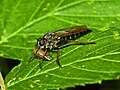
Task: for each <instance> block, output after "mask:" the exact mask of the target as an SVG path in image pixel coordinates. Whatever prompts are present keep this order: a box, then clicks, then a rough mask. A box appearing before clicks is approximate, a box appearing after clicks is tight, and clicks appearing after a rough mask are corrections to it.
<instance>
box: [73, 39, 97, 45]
mask: <svg viewBox="0 0 120 90" xmlns="http://www.w3.org/2000/svg"><path fill="white" fill-rule="evenodd" d="M71 42H75V43H77V44H80V45H87V44H95V42H79V41H77V40H71Z"/></svg>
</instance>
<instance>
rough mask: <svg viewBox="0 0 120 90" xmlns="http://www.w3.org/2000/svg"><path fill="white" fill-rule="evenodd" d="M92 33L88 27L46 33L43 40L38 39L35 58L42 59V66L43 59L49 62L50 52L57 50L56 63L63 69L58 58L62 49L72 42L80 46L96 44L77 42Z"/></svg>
mask: <svg viewBox="0 0 120 90" xmlns="http://www.w3.org/2000/svg"><path fill="white" fill-rule="evenodd" d="M90 32H92V30H90V29H88V28H87V26H76V27H72V28H67V29H61V30H58V31H55V32H49V33H46V34H45V35H44V36H43V37H42V38H38V39H37V43H36V47H37V48H35V49H34V55H33V57H34V56H38V57H39V58H40V59H41V60H40V65H41V63H42V61H43V59H45V60H48V61H49V60H51V59H52V57H51V56H50V54H48V51H53V50H57V59H56V62H57V64H58V65H59V67H61V65H60V63H59V61H58V58H59V56H60V49H61V48H62V46H63V45H65V44H67V43H70V42H75V43H76V44H78V45H87V44H95V42H79V41H77V40H76V39H78V38H79V37H82V36H84V35H86V34H88V33H90ZM63 47H64V46H63ZM32 60H33V59H32ZM30 61H31V59H30Z"/></svg>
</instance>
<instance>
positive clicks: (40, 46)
mask: <svg viewBox="0 0 120 90" xmlns="http://www.w3.org/2000/svg"><path fill="white" fill-rule="evenodd" d="M45 42H46V40H45V39H43V38H38V39H37V43H36V45H35V48H37V49H44V48H45V47H44V46H45Z"/></svg>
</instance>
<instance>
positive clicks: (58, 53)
mask: <svg viewBox="0 0 120 90" xmlns="http://www.w3.org/2000/svg"><path fill="white" fill-rule="evenodd" d="M59 56H60V49H58V52H57V60H56V63H57V64H58V66H59V67H61V65H60V62H59V60H58V59H59Z"/></svg>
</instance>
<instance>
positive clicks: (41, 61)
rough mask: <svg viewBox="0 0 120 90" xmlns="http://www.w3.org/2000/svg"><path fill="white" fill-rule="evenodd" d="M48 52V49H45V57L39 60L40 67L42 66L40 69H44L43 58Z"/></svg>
mask: <svg viewBox="0 0 120 90" xmlns="http://www.w3.org/2000/svg"><path fill="white" fill-rule="evenodd" d="M46 54H47V50H45V52H44V54H43V57H42V58H41V59H40V60H39V67H40V69H42V63H43V59H44V56H46Z"/></svg>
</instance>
